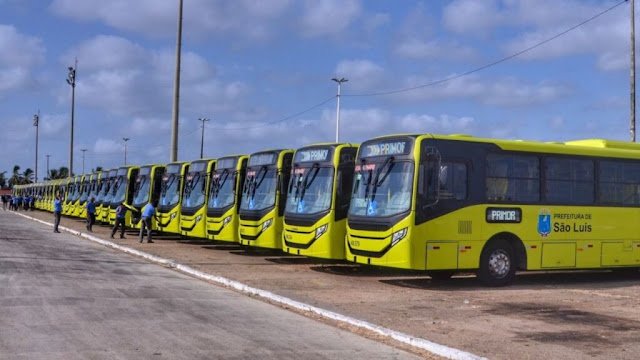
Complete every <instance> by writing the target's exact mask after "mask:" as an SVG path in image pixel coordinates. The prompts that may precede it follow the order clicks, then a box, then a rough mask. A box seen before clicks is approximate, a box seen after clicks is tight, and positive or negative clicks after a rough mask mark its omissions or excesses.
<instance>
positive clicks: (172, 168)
mask: <svg viewBox="0 0 640 360" xmlns="http://www.w3.org/2000/svg"><path fill="white" fill-rule="evenodd" d="M188 169H189V164H188V163H185V162H173V163H169V164H167V167H166V170H165V172H164V175H162V183H161V188H160V202H159V203H158V208H157V215H158V224H157V225H158V229H159V230H160V231H163V232H167V233H173V234H180V206H181V201H182V188H183V184H184V181H183V179H184V176H185V174H186V172H187V170H188Z"/></svg>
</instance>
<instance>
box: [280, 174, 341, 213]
mask: <svg viewBox="0 0 640 360" xmlns="http://www.w3.org/2000/svg"><path fill="white" fill-rule="evenodd" d="M333 172H334V171H333V168H332V167H319V166H317V165H314V166H311V167H306V168H301V167H298V168H295V169H294V170H293V174H292V175H291V180H290V182H289V188H288V195H287V206H286V208H285V212H286V213H287V214H316V213H319V212H322V211H326V210H329V208H330V207H331V195H332V192H333Z"/></svg>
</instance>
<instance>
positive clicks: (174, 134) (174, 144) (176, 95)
mask: <svg viewBox="0 0 640 360" xmlns="http://www.w3.org/2000/svg"><path fill="white" fill-rule="evenodd" d="M181 48H182V0H180V3H179V6H178V34H177V39H176V73H175V78H174V83H173V114H172V121H171V157H170V160H169V161H171V162H174V161H178V115H179V113H180V51H181Z"/></svg>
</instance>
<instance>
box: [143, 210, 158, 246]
mask: <svg viewBox="0 0 640 360" xmlns="http://www.w3.org/2000/svg"><path fill="white" fill-rule="evenodd" d="M156 206H157V203H156V202H155V201H154V202H153V203H148V204H147V205H145V206H144V207H143V208H142V218H141V219H140V221H141V222H142V223H141V225H140V242H142V240H143V239H144V230H145V228H146V229H147V243H152V242H153V240H151V218H152V217H154V218H156V221H158V219H157V217H156Z"/></svg>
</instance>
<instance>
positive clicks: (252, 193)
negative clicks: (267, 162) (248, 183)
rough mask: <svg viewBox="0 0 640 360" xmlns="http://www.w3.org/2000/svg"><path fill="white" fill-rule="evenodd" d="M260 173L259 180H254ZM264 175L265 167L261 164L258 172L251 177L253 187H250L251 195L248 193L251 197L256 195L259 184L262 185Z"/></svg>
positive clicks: (265, 174)
mask: <svg viewBox="0 0 640 360" xmlns="http://www.w3.org/2000/svg"><path fill="white" fill-rule="evenodd" d="M260 174H262V178H260V180H259V181H256V179H257V178H258V177H259V176H260ZM266 176H267V167H266V166H263V167H261V168H260V171H258V174H257V175H256V176H255V177H254V178H253V188H252V189H251V195H250V197H251V198H252V199H253V197H254V196H255V195H256V190H258V188H259V187H260V185H262V182H263V181H264V178H265V177H266Z"/></svg>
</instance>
